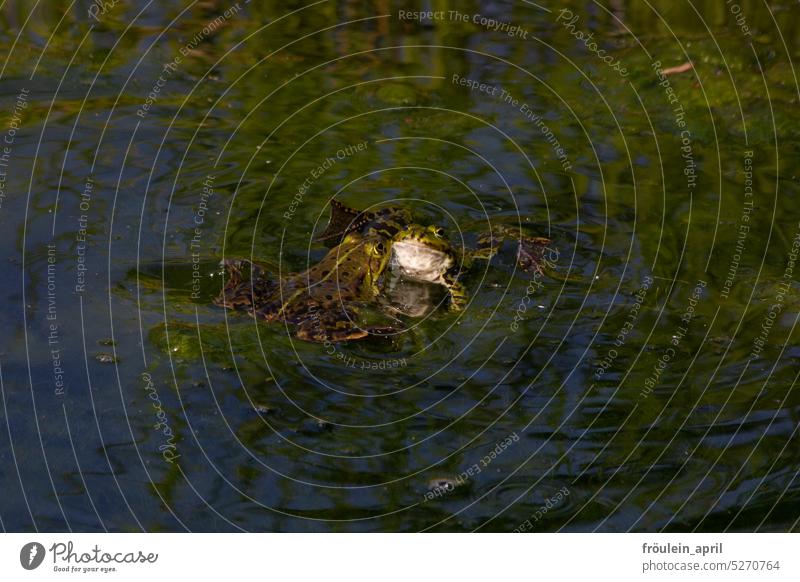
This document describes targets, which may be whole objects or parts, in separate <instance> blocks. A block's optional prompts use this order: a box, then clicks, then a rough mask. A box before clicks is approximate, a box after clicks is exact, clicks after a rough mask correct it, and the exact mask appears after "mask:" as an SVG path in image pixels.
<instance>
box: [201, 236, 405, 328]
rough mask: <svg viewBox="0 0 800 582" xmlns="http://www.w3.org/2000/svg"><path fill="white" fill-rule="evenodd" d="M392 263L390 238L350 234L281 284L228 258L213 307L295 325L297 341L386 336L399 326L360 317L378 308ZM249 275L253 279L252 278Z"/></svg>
mask: <svg viewBox="0 0 800 582" xmlns="http://www.w3.org/2000/svg"><path fill="white" fill-rule="evenodd" d="M389 258H390V252H389V246H388V244H387V240H386V237H385V236H383V235H381V234H379V233H377V232H375V231H372V232H368V233H366V234H361V233H358V232H349V233H347V234H345V235H344V236H343V237H342V238H341V240H340V241H339V243H338V244H337V245H336V246H335V247H333V248H332V249H330V250H329V251H328V253H327V254H326V255H325V256H324V257H323V258H322V260H320V261H319V263H317V264H316V265H314V266H312V267H311V268H309V269H306V270H305V271H302V272H299V273H290V274H288V275H286V276H284V277H281V278H280V279H278V280H275V279H273V278H270V277H269V276H268V273H267V269H265V268H264V267H263V266H261V265H259V264H257V263H255V262H253V261H249V260H246V259H226V260H223V262H222V267H223V269H224V271H225V273H226V275H227V278H226V281H225V284H224V287H223V289H222V291H221V292H220V294H219V295H218V296H217V297H216V298H215V299H214V304H215V305H217V306H219V307H224V308H227V309H236V310H243V311H246V312H247V313H249V314H250V315H252V316H255V317H257V318H259V319H263V320H265V321H283V322H285V323H287V324H290V325H292V326H294V334H295V336H296V337H297V338H298V339H301V340H305V341H311V342H319V343H322V342H346V341H352V340H359V339H364V338H367V337H370V336H387V335H390V334H393V333H395V332H396V329H397V328H396V325H392V324H387V325H359V324H358V323H357V322H358V320H359V318H358V316H359V312H360V311H361V310H362V309H363V308H364V307H365V306H368V305H370V304H371V303H374V301H375V298H376V296H377V295H378V294H379V293H380V285H379V282H380V280H381V276H382V274H383V273H384V271H385V270H386V267H387V265H388V262H389ZM248 274H249V277H248V276H247V275H248Z"/></svg>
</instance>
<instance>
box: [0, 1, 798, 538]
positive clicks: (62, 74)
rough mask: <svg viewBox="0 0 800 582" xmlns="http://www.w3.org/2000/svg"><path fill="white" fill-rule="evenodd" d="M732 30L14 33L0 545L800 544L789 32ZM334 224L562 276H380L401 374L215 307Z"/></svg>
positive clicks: (351, 25)
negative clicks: (662, 536)
mask: <svg viewBox="0 0 800 582" xmlns="http://www.w3.org/2000/svg"><path fill="white" fill-rule="evenodd" d="M156 4H157V5H156ZM428 4H430V6H428ZM739 5H740V6H741V10H742V14H743V15H745V16H744V17H745V18H746V21H747V25H748V27H749V30H750V31H751V34H749V35H745V33H744V31H743V29H742V27H741V23H740V22H737V19H736V18H735V17H734V16H733V15H732V14H731V13H730V11H729V10H728V7H727V5H726V3H722V2H713V1H711V0H708V1H704V2H695V3H693V4H692V6H690V7H689V8H687V7H686V6H685V5H678V4H676V3H669V2H666V1H662V2H656V3H655V4H652V5H651V4H648V3H642V2H624V1H618V2H611V3H609V6H608V7H603V6H601V5H599V4H594V3H581V2H577V1H570V2H567V3H565V4H564V5H563V7H559V9H558V10H555V9H552V10H550V11H548V10H543V9H541V8H537V7H535V6H532V5H530V4H525V3H517V2H515V3H512V2H489V3H486V2H482V3H478V2H471V1H467V2H459V3H458V6H456V5H455V3H451V2H447V1H445V0H437V1H435V2H432V3H427V4H424V3H420V2H416V1H410V2H403V3H400V2H393V1H389V0H385V1H383V0H380V1H379V0H374V1H372V2H354V1H352V2H351V1H334V0H331V1H327V2H321V3H317V4H314V5H313V6H311V7H309V6H305V5H304V4H300V3H296V2H289V3H286V2H283V3H278V2H272V1H263V2H252V3H247V4H245V3H239V4H238V5H237V4H236V3H235V2H226V1H225V0H221V1H208V2H202V3H197V4H196V5H193V7H192V8H191V9H186V6H184V4H183V3H181V2H177V1H174V2H173V1H168V2H159V3H153V4H152V5H151V4H147V3H144V2H129V3H124V4H123V3H119V4H118V5H116V6H114V7H113V8H111V9H109V10H108V11H107V12H106V13H104V14H97V15H95V17H94V18H93V17H90V16H89V15H88V14H87V12H86V6H85V3H74V4H73V3H70V2H62V1H57V0H48V1H46V2H43V3H40V4H39V5H38V7H37V8H36V9H34V10H33V12H32V13H31V12H30V11H31V9H32V5H31V3H26V2H10V3H8V2H7V3H6V4H5V5H4V7H3V8H2V9H0V46H2V47H3V49H4V50H3V53H4V54H6V55H10V57H9V58H8V59H7V60H5V61H4V63H3V65H0V67H2V68H0V136H2V137H0V139H5V140H6V142H5V149H3V150H2V152H0V171H1V172H2V173H0V224H2V225H3V228H2V229H0V237H3V244H4V248H6V249H10V251H11V252H10V254H9V256H8V260H7V261H6V263H5V266H4V274H5V276H4V277H2V278H0V286H2V291H3V297H4V298H5V306H6V308H5V309H3V310H2V311H0V318H2V319H1V320H0V321H2V324H3V329H4V330H6V331H5V341H4V342H3V345H2V348H0V365H1V366H2V367H1V368H0V372H2V380H3V383H2V388H3V392H2V396H3V408H2V409H1V410H2V415H3V418H4V419H5V420H6V422H7V425H8V428H9V430H8V431H0V454H1V455H2V458H3V459H5V461H6V464H7V466H8V467H11V466H12V465H14V464H15V463H16V466H17V467H18V469H19V470H18V471H15V470H8V471H4V472H2V473H0V488H2V490H3V491H4V496H3V500H2V501H0V517H2V523H3V526H4V527H5V528H8V529H13V530H32V529H34V528H37V529H39V530H65V529H67V528H68V527H70V528H72V529H73V530H102V529H103V528H107V529H109V530H115V531H129V530H130V531H137V530H141V529H147V530H156V531H175V530H183V529H192V530H225V531H227V530H238V529H245V530H292V531H296V530H300V531H307V530H313V531H316V530H323V531H376V530H403V531H412V530H421V529H432V530H437V531H462V530H472V529H485V530H497V531H512V530H515V529H517V530H518V529H520V528H523V529H524V530H525V531H529V530H532V531H553V530H559V529H563V530H570V531H586V530H594V529H598V530H612V531H621V530H627V529H636V530H655V529H667V530H687V529H697V530H723V529H732V530H752V529H756V528H758V529H761V530H788V529H792V528H796V527H797V521H796V520H797V519H798V518H797V515H798V512H797V506H798V500H799V499H800V488H798V487H799V486H798V483H797V480H796V475H797V470H798V447H797V446H796V429H797V426H798V421H800V418H798V410H800V409H799V408H798V406H800V400H799V399H798V395H797V391H795V390H794V389H793V387H794V383H795V382H796V379H797V362H798V358H800V352H799V351H798V349H797V347H796V346H797V345H798V334H797V330H796V326H795V324H796V319H797V312H798V306H799V305H800V300H799V299H798V283H797V270H796V267H795V266H793V265H794V263H793V261H794V260H795V259H796V257H795V256H794V255H795V254H796V251H797V244H798V243H797V241H798V232H800V231H799V227H798V224H799V223H800V211H798V209H797V205H796V204H795V203H794V202H793V200H794V199H795V195H796V194H797V189H798V186H797V178H796V176H797V175H798V167H797V159H796V156H793V155H792V152H793V151H794V148H795V147H796V144H797V142H798V139H800V135H798V129H797V124H796V115H795V111H796V105H797V99H798V97H800V94H799V93H798V88H797V85H796V79H795V75H794V69H793V68H792V66H791V64H790V61H789V59H788V58H787V46H788V47H789V48H788V50H789V51H793V50H794V49H793V48H792V47H794V46H795V45H796V44H797V40H798V38H800V31H798V24H797V23H798V19H797V18H793V16H794V13H793V10H794V9H793V8H792V9H789V8H788V7H787V8H786V9H781V10H778V9H775V10H774V11H773V13H770V12H769V11H767V10H766V9H765V8H764V6H763V4H760V3H758V2H755V1H752V2H751V1H747V0H741V1H740V2H739ZM234 6H238V8H236V9H233V7H234ZM545 8H547V7H545ZM562 8H563V10H567V11H569V12H571V13H572V17H570V18H566V17H567V14H566V13H565V12H563V10H562ZM423 9H424V10H428V9H431V10H435V11H441V12H442V13H443V14H444V15H445V16H443V17H442V18H439V19H428V20H424V19H423V21H420V19H418V18H414V17H409V18H400V17H399V16H398V11H399V10H407V11H412V12H413V11H420V10H423ZM450 11H457V12H458V14H460V15H467V18H466V19H464V18H461V17H458V18H456V17H450V16H449V15H450ZM65 13H66V16H64V15H65ZM476 15H477V16H478V18H477V19H475V17H476ZM62 16H63V17H64V18H63V19H62ZM575 16H578V18H577V19H574V17H575ZM491 23H495V24H491ZM512 26H516V27H517V28H516V29H515V32H514V33H513V34H511V32H510V31H511V27H512ZM776 26H777V27H779V28H776ZM779 31H780V33H779ZM578 33H582V34H583V33H585V35H588V34H593V37H592V39H593V40H596V42H597V43H598V45H597V46H596V47H594V48H592V47H590V46H589V42H591V41H588V42H587V41H586V38H585V35H583V36H584V40H580V38H579V35H578ZM634 35H635V36H634ZM743 35H745V36H744V37H743ZM743 40H744V41H746V42H743ZM784 43H785V44H784ZM595 49H597V50H595ZM601 49H602V50H604V51H606V52H607V53H609V54H613V56H614V62H619V63H621V64H623V65H624V67H625V69H626V72H627V73H628V74H627V75H625V76H622V75H621V74H620V70H619V69H617V70H615V69H614V68H613V67H611V66H609V65H608V63H607V62H606V61H604V60H603V58H602V57H601V55H600V52H599V50H601ZM689 60H691V61H692V62H693V63H694V69H693V70H685V71H684V72H681V73H676V74H672V75H668V76H659V75H658V74H657V69H658V67H657V66H656V67H654V65H653V63H654V62H655V61H658V62H660V63H661V64H662V67H664V68H667V67H673V66H680V65H682V64H684V63H685V62H687V61H689ZM462 79H465V80H466V81H465V82H463V83H462V82H460V80H462ZM20 95H25V99H24V100H23V101H24V105H20V98H19V96H20ZM9 142H10V143H9ZM359 144H361V145H359ZM362 146H363V147H362ZM340 154H341V155H340ZM334 195H335V196H337V197H338V198H340V199H341V200H342V201H343V202H346V203H348V204H350V205H352V206H354V207H358V208H368V207H369V206H370V205H375V204H401V205H404V206H407V207H409V208H411V209H413V211H414V214H415V216H416V218H417V219H418V220H420V221H421V222H425V223H426V224H437V225H441V226H443V227H444V228H445V229H446V230H447V233H448V236H449V238H450V239H451V241H452V242H453V244H454V245H459V246H460V245H467V246H469V245H474V243H475V239H476V237H477V236H478V235H479V234H480V233H482V232H485V231H486V230H487V228H488V227H489V226H490V224H494V223H495V221H501V222H503V223H505V224H521V225H522V227H523V228H524V229H525V230H526V231H528V232H529V233H530V234H531V235H535V236H547V237H549V238H551V239H553V241H554V245H555V246H556V247H557V248H558V251H559V261H558V264H557V265H556V267H555V272H554V273H549V274H548V276H545V277H542V278H536V279H535V280H534V278H532V277H531V276H528V275H524V274H520V273H518V272H515V254H514V249H513V248H512V246H513V245H506V246H504V247H503V248H502V249H501V251H500V252H499V254H498V256H497V257H495V259H494V260H493V261H492V262H491V263H489V264H487V263H485V262H480V263H479V264H477V265H476V266H475V267H474V268H473V270H472V271H470V273H469V275H468V276H467V277H465V279H464V283H465V286H466V287H467V290H468V293H469V299H470V304H469V307H468V309H467V310H466V311H465V312H463V313H461V314H450V313H448V312H447V309H443V308H441V307H440V304H441V303H442V302H446V297H445V296H444V294H443V293H442V291H443V290H442V288H441V287H440V286H435V285H434V286H431V285H425V284H420V283H413V282H410V281H406V280H402V279H391V280H390V281H389V282H388V287H387V293H386V294H385V297H384V303H385V307H386V308H387V309H389V310H391V311H393V313H394V315H395V317H397V318H398V319H400V320H401V321H403V322H404V323H405V327H406V328H407V329H406V331H405V332H404V333H402V334H400V335H399V336H398V337H394V338H389V339H387V340H386V341H384V340H380V341H378V340H376V341H367V342H356V343H353V344H338V345H330V346H325V345H317V344H309V343H305V342H298V341H297V340H296V339H294V338H293V337H292V336H291V334H290V333H288V332H287V330H286V328H285V327H284V326H282V325H281V324H274V325H265V324H256V323H255V322H254V321H253V320H252V318H250V317H248V316H247V315H244V314H241V313H235V312H226V311H224V310H221V309H218V308H215V307H214V306H213V305H212V303H211V300H212V298H213V297H214V296H215V295H216V293H218V292H219V289H220V286H221V284H222V281H221V274H220V269H219V266H218V265H219V262H220V259H222V258H223V257H252V258H253V259H256V260H258V261H259V263H262V264H266V265H269V268H270V270H271V272H272V273H274V274H275V276H276V277H279V276H281V274H286V273H288V272H299V271H302V270H304V269H306V268H307V267H308V266H309V264H310V263H313V262H315V261H318V260H319V259H320V258H321V257H322V256H324V254H325V252H326V249H325V248H324V247H323V246H322V245H319V244H317V243H314V242H313V241H312V240H311V238H312V233H314V232H319V231H320V229H321V227H323V226H324V223H325V221H326V220H327V212H328V211H327V207H328V201H329V200H330V198H331V197H332V196H334ZM793 253H794V254H793ZM793 257H794V258H793ZM701 283H702V284H701ZM723 292H724V293H723ZM515 317H517V319H515ZM515 321H516V322H517V325H515V326H513V327H512V323H514V322H515ZM101 356H102V357H101ZM58 382H61V383H63V389H60V387H59V386H58V384H57V383H58ZM165 431H167V432H165ZM511 435H517V436H518V439H517V440H514V439H511V442H510V444H508V446H504V447H501V448H500V452H499V453H498V452H496V451H497V450H498V447H500V444H499V443H505V442H506V441H507V439H509V438H510V436H511ZM164 447H166V448H164ZM165 451H168V453H167V454H165ZM12 453H13V455H12ZM486 459H489V461H488V462H486V463H485V464H483V461H485V460H486ZM474 466H477V467H478V469H479V470H477V471H476V470H475V469H474V468H473V467H474ZM470 469H472V472H471V473H470ZM465 474H466V475H467V477H465V478H464V477H463V475H465ZM434 481H435V482H437V483H438V482H441V483H449V482H451V481H452V482H458V483H459V486H458V487H453V488H452V490H447V488H445V490H444V491H443V492H442V494H441V495H435V496H433V498H431V496H430V495H427V494H429V493H430V488H429V483H431V482H434ZM437 491H439V490H438V489H437ZM426 495H427V496H426Z"/></svg>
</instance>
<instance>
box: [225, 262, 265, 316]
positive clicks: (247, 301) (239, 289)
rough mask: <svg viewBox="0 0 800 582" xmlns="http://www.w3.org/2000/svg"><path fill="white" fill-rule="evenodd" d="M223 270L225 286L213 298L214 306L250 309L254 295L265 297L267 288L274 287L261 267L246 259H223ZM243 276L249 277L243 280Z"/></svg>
mask: <svg viewBox="0 0 800 582" xmlns="http://www.w3.org/2000/svg"><path fill="white" fill-rule="evenodd" d="M221 266H222V267H223V269H224V270H225V276H226V280H225V285H224V286H223V288H222V291H220V294H219V295H217V296H216V297H215V298H214V301H213V302H214V305H217V306H219V307H225V308H228V309H240V308H251V307H253V305H254V303H256V302H255V301H254V300H253V291H255V292H256V295H262V296H263V295H265V294H266V292H267V287H270V286H272V285H274V283H272V282H270V281H268V280H267V279H266V276H265V271H264V269H263V268H262V267H260V266H258V265H256V264H255V263H253V262H252V261H248V260H247V259H225V260H223V261H222V262H221ZM245 275H249V276H248V277H247V278H245Z"/></svg>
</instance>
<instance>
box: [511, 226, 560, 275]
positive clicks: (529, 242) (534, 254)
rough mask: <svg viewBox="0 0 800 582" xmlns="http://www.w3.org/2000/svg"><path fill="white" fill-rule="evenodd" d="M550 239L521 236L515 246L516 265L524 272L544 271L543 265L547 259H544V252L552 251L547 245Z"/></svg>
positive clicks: (539, 272)
mask: <svg viewBox="0 0 800 582" xmlns="http://www.w3.org/2000/svg"><path fill="white" fill-rule="evenodd" d="M551 242H552V241H551V240H550V239H549V238H545V237H541V236H537V237H529V236H524V235H523V236H522V237H521V238H520V239H519V246H518V247H517V265H519V267H520V269H522V270H523V271H525V272H526V273H538V274H540V275H542V274H543V273H544V271H543V266H544V264H545V262H548V259H545V252H547V253H548V254H551V253H552V249H550V247H549V245H550V243H551Z"/></svg>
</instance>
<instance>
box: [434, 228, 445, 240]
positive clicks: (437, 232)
mask: <svg viewBox="0 0 800 582" xmlns="http://www.w3.org/2000/svg"><path fill="white" fill-rule="evenodd" d="M433 234H435V235H436V236H437V237H439V238H442V237H444V229H443V228H442V227H437V228H434V229H433Z"/></svg>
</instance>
